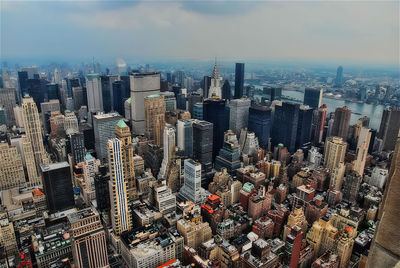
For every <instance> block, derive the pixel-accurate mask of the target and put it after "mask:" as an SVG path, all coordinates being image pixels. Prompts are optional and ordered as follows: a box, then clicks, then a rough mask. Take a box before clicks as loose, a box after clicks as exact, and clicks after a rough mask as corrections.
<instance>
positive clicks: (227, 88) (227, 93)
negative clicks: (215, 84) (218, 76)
mask: <svg viewBox="0 0 400 268" xmlns="http://www.w3.org/2000/svg"><path fill="white" fill-rule="evenodd" d="M222 98H223V99H224V100H230V99H231V98H232V92H231V85H230V84H229V81H228V80H225V82H224V85H223V86H222Z"/></svg>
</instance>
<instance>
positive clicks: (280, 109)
mask: <svg viewBox="0 0 400 268" xmlns="http://www.w3.org/2000/svg"><path fill="white" fill-rule="evenodd" d="M299 110H300V105H299V104H294V103H289V102H283V103H282V106H280V105H276V106H275V114H274V125H273V128H272V143H273V144H274V145H277V144H279V143H283V144H284V145H285V146H286V147H287V148H288V150H289V151H290V152H292V153H293V152H295V150H296V135H297V126H298V122H299Z"/></svg>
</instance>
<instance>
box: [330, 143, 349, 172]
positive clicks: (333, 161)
mask: <svg viewBox="0 0 400 268" xmlns="http://www.w3.org/2000/svg"><path fill="white" fill-rule="evenodd" d="M346 149H347V142H345V141H343V139H342V138H340V137H328V138H327V139H326V141H325V149H324V166H325V167H326V168H329V169H330V170H333V168H335V167H339V164H340V163H344V157H345V155H346Z"/></svg>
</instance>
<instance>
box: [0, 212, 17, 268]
mask: <svg viewBox="0 0 400 268" xmlns="http://www.w3.org/2000/svg"><path fill="white" fill-rule="evenodd" d="M0 243H1V245H2V247H4V250H5V251H6V255H7V256H8V257H11V256H17V254H18V244H17V240H16V239H15V231H14V225H13V223H12V222H11V221H9V219H8V213H7V211H6V210H3V208H0ZM7 263H8V261H6V265H5V266H4V267H8V264H7Z"/></svg>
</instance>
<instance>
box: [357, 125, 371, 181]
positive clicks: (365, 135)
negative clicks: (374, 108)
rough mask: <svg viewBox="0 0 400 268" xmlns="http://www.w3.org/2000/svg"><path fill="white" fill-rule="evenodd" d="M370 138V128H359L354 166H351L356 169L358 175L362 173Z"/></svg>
mask: <svg viewBox="0 0 400 268" xmlns="http://www.w3.org/2000/svg"><path fill="white" fill-rule="evenodd" d="M370 140H371V130H370V129H369V128H366V127H362V128H361V130H360V134H359V136H358V142H357V150H356V155H357V158H356V160H355V162H354V167H353V170H354V171H356V172H357V173H358V174H360V176H363V175H364V167H365V161H366V160H367V154H368V148H369V143H370Z"/></svg>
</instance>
